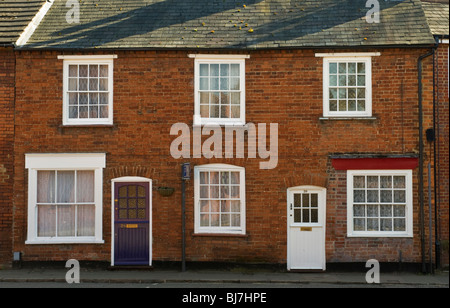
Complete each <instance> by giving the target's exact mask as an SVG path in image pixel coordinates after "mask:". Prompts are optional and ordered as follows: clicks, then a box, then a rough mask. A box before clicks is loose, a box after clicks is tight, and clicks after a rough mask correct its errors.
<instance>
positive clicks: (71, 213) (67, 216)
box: [58, 205, 75, 236]
mask: <svg viewBox="0 0 450 308" xmlns="http://www.w3.org/2000/svg"><path fill="white" fill-rule="evenodd" d="M58 236H75V205H58Z"/></svg>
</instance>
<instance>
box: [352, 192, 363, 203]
mask: <svg viewBox="0 0 450 308" xmlns="http://www.w3.org/2000/svg"><path fill="white" fill-rule="evenodd" d="M365 201H366V192H365V191H364V190H354V191H353V202H359V203H361V202H365Z"/></svg>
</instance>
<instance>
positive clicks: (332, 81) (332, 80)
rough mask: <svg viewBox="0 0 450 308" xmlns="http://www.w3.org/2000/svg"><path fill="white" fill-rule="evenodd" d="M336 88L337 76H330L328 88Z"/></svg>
mask: <svg viewBox="0 0 450 308" xmlns="http://www.w3.org/2000/svg"><path fill="white" fill-rule="evenodd" d="M336 86H337V75H330V87H336Z"/></svg>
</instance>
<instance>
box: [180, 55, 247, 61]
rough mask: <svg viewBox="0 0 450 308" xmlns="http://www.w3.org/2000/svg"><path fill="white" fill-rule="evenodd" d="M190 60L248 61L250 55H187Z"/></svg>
mask: <svg viewBox="0 0 450 308" xmlns="http://www.w3.org/2000/svg"><path fill="white" fill-rule="evenodd" d="M188 57H189V58H191V59H227V60H233V59H250V55H228V54H223V55H215V54H188Z"/></svg>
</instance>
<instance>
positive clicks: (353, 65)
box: [348, 63, 356, 74]
mask: <svg viewBox="0 0 450 308" xmlns="http://www.w3.org/2000/svg"><path fill="white" fill-rule="evenodd" d="M348 73H349V74H356V63H349V64H348Z"/></svg>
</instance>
